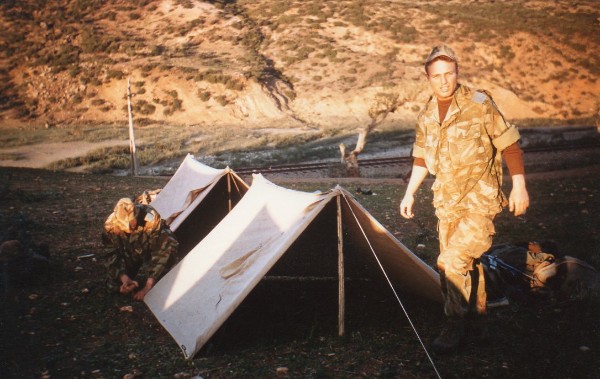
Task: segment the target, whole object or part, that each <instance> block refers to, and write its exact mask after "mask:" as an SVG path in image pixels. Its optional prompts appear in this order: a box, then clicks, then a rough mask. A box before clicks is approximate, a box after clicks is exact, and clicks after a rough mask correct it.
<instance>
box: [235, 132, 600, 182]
mask: <svg viewBox="0 0 600 379" xmlns="http://www.w3.org/2000/svg"><path fill="white" fill-rule="evenodd" d="M588 148H600V140H598V139H591V140H581V141H577V142H576V143H575V142H574V143H558V144H553V145H551V146H546V145H543V146H528V147H524V148H523V151H524V152H525V153H544V152H557V151H568V150H579V149H588ZM337 162H339V161H327V162H315V163H296V164H282V165H272V166H262V167H249V168H241V169H236V170H235V172H236V173H237V174H238V175H251V174H253V173H292V172H302V171H306V172H314V171H320V170H327V169H329V168H330V167H331V166H332V165H334V164H336V163H337ZM411 162H412V157H410V156H400V157H389V158H371V159H359V161H358V165H359V167H385V166H398V165H403V164H409V163H411Z"/></svg>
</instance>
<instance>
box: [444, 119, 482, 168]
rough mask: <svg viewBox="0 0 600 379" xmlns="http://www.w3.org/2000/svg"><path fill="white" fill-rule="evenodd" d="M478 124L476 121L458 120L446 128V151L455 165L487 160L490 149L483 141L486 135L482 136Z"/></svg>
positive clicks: (467, 164)
mask: <svg viewBox="0 0 600 379" xmlns="http://www.w3.org/2000/svg"><path fill="white" fill-rule="evenodd" d="M480 126H481V125H480V124H479V123H478V122H470V121H469V122H460V123H457V124H456V125H454V126H453V127H450V129H449V130H448V151H449V153H450V159H451V161H452V164H453V165H454V166H455V167H456V166H471V165H477V164H481V163H485V162H487V161H488V160H489V155H490V149H489V147H487V146H486V143H485V139H486V138H487V136H485V135H483V136H482V132H481V127H480Z"/></svg>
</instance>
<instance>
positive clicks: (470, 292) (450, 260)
mask: <svg viewBox="0 0 600 379" xmlns="http://www.w3.org/2000/svg"><path fill="white" fill-rule="evenodd" d="M493 219H494V216H491V215H482V214H476V213H470V214H466V215H464V216H462V217H459V218H458V219H455V220H451V221H446V220H439V224H438V229H439V239H440V255H439V257H438V260H437V265H438V269H439V272H440V282H441V289H442V296H443V299H444V313H445V314H446V316H449V317H464V316H465V315H466V314H469V313H470V314H485V313H486V292H485V281H484V280H485V279H484V275H483V267H482V266H481V264H480V263H479V258H480V257H481V255H482V254H483V253H485V252H486V251H487V250H488V249H489V248H490V247H491V246H492V237H493V235H494V232H495V229H494V224H493Z"/></svg>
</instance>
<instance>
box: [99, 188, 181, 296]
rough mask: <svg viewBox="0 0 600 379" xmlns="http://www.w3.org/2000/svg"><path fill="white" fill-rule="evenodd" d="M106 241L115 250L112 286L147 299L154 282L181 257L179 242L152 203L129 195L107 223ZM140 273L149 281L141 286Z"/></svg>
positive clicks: (110, 264)
mask: <svg viewBox="0 0 600 379" xmlns="http://www.w3.org/2000/svg"><path fill="white" fill-rule="evenodd" d="M102 240H103V242H104V244H105V245H110V246H112V248H113V251H112V252H111V253H110V255H109V257H108V262H107V270H108V281H107V284H108V287H109V289H111V290H115V291H117V290H118V291H119V292H120V293H122V294H130V293H133V298H134V299H135V300H143V299H144V296H146V294H147V293H148V291H150V289H151V288H152V287H153V286H154V283H155V282H156V281H157V280H158V279H160V277H161V276H162V275H163V274H164V273H166V271H167V269H168V268H169V267H171V266H172V265H173V263H174V261H175V258H176V256H177V251H178V248H179V242H178V241H177V239H176V237H175V235H174V234H173V232H172V231H171V229H169V226H168V225H167V224H166V223H165V222H164V220H162V219H161V218H160V215H159V214H158V212H157V211H156V210H155V209H154V208H152V206H150V205H145V204H134V202H133V201H132V200H131V199H129V198H123V199H121V200H119V201H118V202H117V205H116V206H115V208H114V212H113V213H112V214H111V215H110V216H109V217H108V219H107V220H106V222H105V223H104V232H103V233H102ZM138 274H142V275H143V276H145V277H146V278H147V279H146V283H145V285H144V286H143V287H142V288H141V289H140V288H139V287H140V285H139V283H138V282H137V281H136V280H135V278H136V276H137V275H138Z"/></svg>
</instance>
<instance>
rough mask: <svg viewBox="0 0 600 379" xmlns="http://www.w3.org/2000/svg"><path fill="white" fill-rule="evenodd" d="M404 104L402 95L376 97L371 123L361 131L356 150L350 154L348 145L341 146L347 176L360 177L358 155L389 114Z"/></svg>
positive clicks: (371, 112)
mask: <svg viewBox="0 0 600 379" xmlns="http://www.w3.org/2000/svg"><path fill="white" fill-rule="evenodd" d="M402 103H404V100H402V101H401V100H400V95H398V94H397V93H384V92H380V93H378V94H376V95H375V98H374V100H373V103H372V105H371V107H370V108H369V118H370V119H371V122H370V123H369V124H368V125H366V126H365V127H362V128H361V129H360V130H359V132H358V140H357V142H356V147H355V148H354V150H352V151H350V152H348V151H347V148H346V145H344V144H343V143H341V144H340V153H341V161H342V164H343V165H344V168H345V170H346V175H347V176H352V177H357V176H360V169H359V167H358V155H359V154H360V153H362V151H363V150H364V148H365V145H366V144H367V137H368V136H369V133H371V132H372V131H373V130H374V129H375V128H376V127H377V125H379V124H381V123H382V122H383V121H384V120H385V119H386V117H387V116H388V114H390V113H392V112H395V111H396V109H398V106H400V105H401V104H402Z"/></svg>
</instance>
